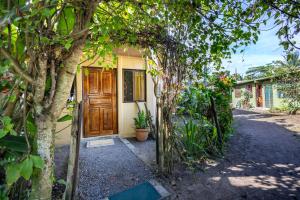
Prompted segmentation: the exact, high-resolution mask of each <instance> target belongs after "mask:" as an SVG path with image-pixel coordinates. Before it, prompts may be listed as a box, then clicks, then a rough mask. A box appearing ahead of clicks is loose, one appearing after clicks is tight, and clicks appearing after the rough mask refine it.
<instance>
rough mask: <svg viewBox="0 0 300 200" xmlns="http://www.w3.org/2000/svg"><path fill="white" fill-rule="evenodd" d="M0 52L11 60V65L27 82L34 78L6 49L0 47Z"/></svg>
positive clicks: (31, 81)
mask: <svg viewBox="0 0 300 200" xmlns="http://www.w3.org/2000/svg"><path fill="white" fill-rule="evenodd" d="M0 52H1V53H2V54H3V55H4V57H5V58H7V59H8V60H10V61H11V62H12V67H13V69H14V70H15V72H17V73H18V74H19V75H20V76H21V77H22V78H23V79H25V80H26V81H27V82H29V83H33V82H34V80H33V78H31V76H29V74H27V73H26V72H25V71H24V70H23V69H22V67H21V65H20V63H19V62H18V61H17V60H16V59H15V58H14V57H12V55H10V53H9V52H8V51H6V50H5V49H4V48H2V47H0Z"/></svg>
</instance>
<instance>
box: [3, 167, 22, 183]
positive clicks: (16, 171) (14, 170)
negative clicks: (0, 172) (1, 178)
mask: <svg viewBox="0 0 300 200" xmlns="http://www.w3.org/2000/svg"><path fill="white" fill-rule="evenodd" d="M19 178H20V167H19V165H16V164H10V165H8V166H7V168H6V183H7V185H8V186H11V185H12V184H13V183H14V182H16V181H17V180H18V179H19Z"/></svg>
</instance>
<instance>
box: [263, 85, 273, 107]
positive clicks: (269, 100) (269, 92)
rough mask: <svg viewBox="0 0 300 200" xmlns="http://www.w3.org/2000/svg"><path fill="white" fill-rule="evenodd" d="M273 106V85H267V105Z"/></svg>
mask: <svg viewBox="0 0 300 200" xmlns="http://www.w3.org/2000/svg"><path fill="white" fill-rule="evenodd" d="M272 106H273V90H272V85H266V86H265V107H266V108H271V107H272Z"/></svg>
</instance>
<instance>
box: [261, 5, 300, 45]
mask: <svg viewBox="0 0 300 200" xmlns="http://www.w3.org/2000/svg"><path fill="white" fill-rule="evenodd" d="M256 4H257V5H258V9H257V10H256V11H257V12H263V13H266V15H267V16H268V18H269V19H272V20H275V25H276V26H278V27H279V30H278V32H277V35H278V37H279V38H280V39H281V40H282V41H281V44H282V45H283V47H284V49H285V50H289V51H291V50H293V49H298V50H299V49H300V46H299V43H297V40H296V38H297V36H298V35H299V27H300V14H299V13H300V3H299V1H297V0H277V1H273V0H266V1H261V0H257V2H256ZM260 6H261V7H260ZM261 8H262V9H261Z"/></svg>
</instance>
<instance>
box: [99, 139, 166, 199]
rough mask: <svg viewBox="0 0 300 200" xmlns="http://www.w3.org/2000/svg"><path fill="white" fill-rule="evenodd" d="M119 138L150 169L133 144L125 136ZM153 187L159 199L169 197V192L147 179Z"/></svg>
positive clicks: (153, 180) (156, 182)
mask: <svg viewBox="0 0 300 200" xmlns="http://www.w3.org/2000/svg"><path fill="white" fill-rule="evenodd" d="M119 139H120V140H121V141H122V142H123V143H124V144H125V145H126V146H127V147H128V149H130V151H132V153H133V154H134V155H136V156H137V157H138V158H139V159H140V160H142V161H143V163H144V164H145V165H147V166H148V167H149V168H150V169H152V166H151V165H150V164H149V163H147V162H146V161H145V160H144V159H143V157H142V156H141V154H140V153H139V152H138V151H137V149H136V148H135V147H134V146H133V144H131V143H130V142H129V141H128V140H127V139H126V138H121V137H119ZM148 182H149V183H150V184H151V185H152V186H153V187H154V188H155V190H156V191H157V192H158V193H159V194H160V196H161V198H160V199H165V198H167V197H169V196H170V195H171V194H170V193H169V192H168V191H167V190H166V189H165V188H164V187H163V186H162V185H161V184H160V183H159V182H158V181H156V180H155V179H151V180H149V181H148ZM104 200H108V199H104Z"/></svg>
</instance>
